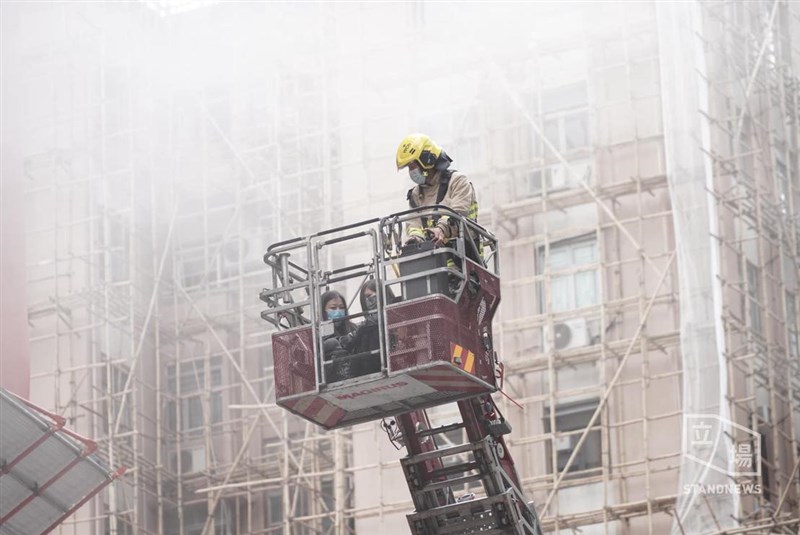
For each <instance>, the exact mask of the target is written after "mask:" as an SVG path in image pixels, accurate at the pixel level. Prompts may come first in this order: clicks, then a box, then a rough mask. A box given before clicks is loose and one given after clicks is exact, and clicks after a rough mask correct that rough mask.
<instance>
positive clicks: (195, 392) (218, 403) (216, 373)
mask: <svg viewBox="0 0 800 535" xmlns="http://www.w3.org/2000/svg"><path fill="white" fill-rule="evenodd" d="M208 367H209V383H210V386H211V389H212V390H211V393H210V399H209V409H210V412H211V414H210V415H209V420H210V421H211V423H212V424H215V423H219V422H221V421H222V392H221V390H220V388H221V387H222V358H221V357H213V358H211V360H210V362H209V364H208ZM175 368H176V367H175V366H170V367H169V368H168V369H167V383H168V385H169V391H170V393H171V394H173V395H178V383H177V379H176V376H175V375H176V370H175ZM180 368H181V370H180V410H181V422H180V431H188V430H190V429H198V428H200V427H202V426H203V393H204V392H205V390H206V382H205V362H204V361H203V360H195V361H191V362H186V363H181V364H180ZM215 389H216V390H215ZM167 427H168V428H169V429H170V430H172V431H177V430H178V414H177V402H176V401H170V402H169V403H168V406H167Z"/></svg>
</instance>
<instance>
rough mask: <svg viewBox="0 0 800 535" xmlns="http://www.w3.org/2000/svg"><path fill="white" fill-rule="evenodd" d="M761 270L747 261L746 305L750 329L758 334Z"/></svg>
mask: <svg viewBox="0 0 800 535" xmlns="http://www.w3.org/2000/svg"><path fill="white" fill-rule="evenodd" d="M760 276H761V270H760V269H758V268H757V267H756V266H754V265H753V264H751V263H750V262H747V307H748V317H749V319H750V329H751V330H752V331H754V332H756V333H758V334H759V335H761V334H762V330H761V305H760V304H759V295H760V294H761V281H760Z"/></svg>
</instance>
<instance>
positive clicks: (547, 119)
mask: <svg viewBox="0 0 800 535" xmlns="http://www.w3.org/2000/svg"><path fill="white" fill-rule="evenodd" d="M542 133H543V134H544V137H545V138H547V141H549V142H550V143H551V144H552V145H553V146H554V147H555V149H556V150H557V151H558V152H560V153H562V154H565V153H566V154H569V153H570V152H572V151H575V150H578V149H588V148H589V145H590V143H589V97H588V91H587V86H586V82H585V81H582V82H578V83H574V84H570V85H566V86H561V87H557V88H554V89H550V90H547V91H545V92H543V93H542ZM535 139H536V140H537V146H539V147H540V152H539V153H540V154H541V155H542V156H543V157H544V158H545V159H548V160H551V161H552V160H554V159H557V158H556V156H555V155H554V154H553V153H552V151H551V150H550V149H549V148H547V147H546V146H544V144H541V145H539V142H540V140H539V139H538V137H537V138H535Z"/></svg>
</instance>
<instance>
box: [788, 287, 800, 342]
mask: <svg viewBox="0 0 800 535" xmlns="http://www.w3.org/2000/svg"><path fill="white" fill-rule="evenodd" d="M786 330H787V331H788V332H789V351H788V353H789V356H790V357H792V358H797V357H798V356H800V347H798V333H797V313H796V311H795V308H794V294H793V293H792V292H786Z"/></svg>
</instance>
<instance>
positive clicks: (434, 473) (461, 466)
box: [428, 461, 481, 481]
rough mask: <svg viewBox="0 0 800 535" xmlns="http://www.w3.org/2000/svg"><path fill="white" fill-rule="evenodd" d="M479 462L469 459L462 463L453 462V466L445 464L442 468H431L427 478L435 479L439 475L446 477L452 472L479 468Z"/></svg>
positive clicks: (461, 472)
mask: <svg viewBox="0 0 800 535" xmlns="http://www.w3.org/2000/svg"><path fill="white" fill-rule="evenodd" d="M480 467H481V466H480V464H478V463H477V462H475V461H471V462H468V463H463V464H454V465H453V466H445V467H444V468H437V469H436V470H432V471H431V472H430V473H429V474H428V479H429V480H431V481H435V480H437V479H439V478H440V477H447V476H450V475H453V474H463V473H464V472H469V471H471V470H480Z"/></svg>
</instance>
